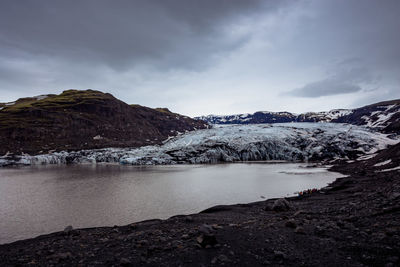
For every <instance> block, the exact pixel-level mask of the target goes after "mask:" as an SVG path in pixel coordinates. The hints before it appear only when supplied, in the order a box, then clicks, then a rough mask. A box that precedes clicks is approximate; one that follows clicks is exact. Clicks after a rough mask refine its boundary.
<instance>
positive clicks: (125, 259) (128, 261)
mask: <svg viewBox="0 0 400 267" xmlns="http://www.w3.org/2000/svg"><path fill="white" fill-rule="evenodd" d="M119 263H120V264H121V266H129V265H131V264H132V262H131V261H130V260H129V259H127V258H121V260H120V261H119Z"/></svg>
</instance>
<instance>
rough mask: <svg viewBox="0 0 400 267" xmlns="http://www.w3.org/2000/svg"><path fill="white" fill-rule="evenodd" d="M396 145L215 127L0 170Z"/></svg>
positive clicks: (296, 128)
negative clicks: (148, 143)
mask: <svg viewBox="0 0 400 267" xmlns="http://www.w3.org/2000/svg"><path fill="white" fill-rule="evenodd" d="M397 142H399V140H398V139H395V138H394V137H389V136H388V135H386V134H382V133H379V132H377V131H371V130H370V129H368V128H366V127H363V126H355V125H349V124H340V123H276V124H248V125H215V126H214V127H213V128H211V129H203V130H196V131H192V132H188V133H185V134H181V135H179V136H176V137H172V138H171V137H170V138H168V139H167V140H165V141H164V143H163V144H162V145H154V146H145V147H139V148H104V149H92V150H81V151H72V152H67V151H61V152H53V153H49V154H43V155H34V156H31V155H28V154H23V155H20V156H17V155H4V156H2V157H0V166H7V165H37V164H68V163H101V162H109V163H120V164H132V165H155V164H180V163H184V164H199V163H217V162H237V161H264V160H284V161H301V162H311V161H319V162H321V161H322V162H326V163H327V162H332V161H334V160H338V159H346V160H354V159H357V158H359V157H362V156H365V155H368V154H373V153H376V151H378V150H380V149H384V148H386V147H387V146H388V145H392V144H396V143H397Z"/></svg>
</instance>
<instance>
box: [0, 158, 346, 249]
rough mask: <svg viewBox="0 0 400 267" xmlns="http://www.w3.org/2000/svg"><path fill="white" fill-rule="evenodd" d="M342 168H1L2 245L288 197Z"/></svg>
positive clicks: (252, 165) (301, 165) (243, 165)
mask: <svg viewBox="0 0 400 267" xmlns="http://www.w3.org/2000/svg"><path fill="white" fill-rule="evenodd" d="M340 176H342V175H341V174H339V173H334V172H328V171H327V170H326V169H325V168H314V167H313V168H310V167H309V166H308V165H307V164H304V163H265V162H264V163H231V164H212V165H211V164H205V165H164V166H126V165H118V164H76V165H43V166H40V165H37V166H29V167H13V168H0V243H8V242H13V241H16V240H20V239H25V238H31V237H35V236H38V235H42V234H47V233H51V232H55V231H62V230H63V229H64V228H65V227H66V226H68V225H72V226H73V227H74V228H84V227H95V226H113V225H125V224H129V223H132V222H136V221H141V220H146V219H154V218H161V219H166V218H169V217H171V216H173V215H178V214H191V213H197V212H200V211H202V210H204V209H206V208H209V207H212V206H215V205H221V204H237V203H249V202H254V201H260V200H263V199H265V198H275V197H284V196H291V195H293V194H294V192H296V191H299V190H303V189H307V188H314V187H316V188H321V187H324V186H326V185H327V184H328V183H330V182H332V181H334V180H335V179H336V178H338V177H340Z"/></svg>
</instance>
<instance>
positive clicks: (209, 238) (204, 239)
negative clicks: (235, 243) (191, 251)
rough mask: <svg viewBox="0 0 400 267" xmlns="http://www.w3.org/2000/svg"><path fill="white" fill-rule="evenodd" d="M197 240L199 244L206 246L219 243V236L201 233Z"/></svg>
mask: <svg viewBox="0 0 400 267" xmlns="http://www.w3.org/2000/svg"><path fill="white" fill-rule="evenodd" d="M196 240H197V243H199V245H200V246H201V247H203V248H206V247H207V246H214V245H216V244H217V243H218V242H217V238H216V237H215V235H213V234H208V235H207V234H201V235H200V236H198V237H197V239H196Z"/></svg>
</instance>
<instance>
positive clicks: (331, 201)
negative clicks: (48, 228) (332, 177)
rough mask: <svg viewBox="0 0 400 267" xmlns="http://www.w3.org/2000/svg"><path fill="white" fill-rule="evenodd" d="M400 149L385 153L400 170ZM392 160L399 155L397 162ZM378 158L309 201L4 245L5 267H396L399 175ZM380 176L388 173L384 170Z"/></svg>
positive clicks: (349, 168)
mask: <svg viewBox="0 0 400 267" xmlns="http://www.w3.org/2000/svg"><path fill="white" fill-rule="evenodd" d="M398 149H399V146H395V147H393V148H392V150H387V151H384V152H382V153H381V154H380V155H379V157H380V160H384V159H387V158H391V159H392V161H393V162H394V163H393V164H397V166H399V163H400V162H399V157H398V156H396V153H398V152H397V151H399V150H398ZM393 153H394V154H393ZM375 161H376V160H375V159H372V160H368V161H365V162H362V163H359V162H357V163H353V164H339V165H337V166H335V167H334V168H333V170H335V171H341V172H343V173H345V174H348V175H349V177H346V178H340V179H338V180H337V181H335V182H334V183H333V184H332V185H330V186H329V187H327V188H326V189H324V190H322V192H318V193H314V194H311V195H309V196H303V197H293V198H288V199H287V201H288V203H286V202H285V201H284V200H283V199H280V200H274V199H271V200H267V201H262V202H256V203H251V204H246V205H232V206H217V207H213V208H210V209H208V210H206V211H203V212H201V213H199V214H194V215H190V216H175V217H172V218H170V219H168V220H152V221H144V222H139V223H133V224H131V225H127V226H121V227H117V226H116V227H104V228H92V229H79V230H66V231H64V232H58V233H53V234H50V235H45V236H40V237H37V238H34V239H29V240H23V241H18V242H14V243H11V244H6V245H2V246H0V262H1V265H2V266H10V265H28V264H32V265H54V266H55V265H57V266H58V265H61V266H71V265H81V266H87V265H117V266H118V265H123V266H214V265H225V266H262V265H273V266H277V265H280V266H288V265H295V266H340V265H341V266H399V265H400V259H399V257H400V172H399V171H387V172H377V170H379V168H378V169H375V167H373V165H374V164H375ZM381 170H382V169H381Z"/></svg>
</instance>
